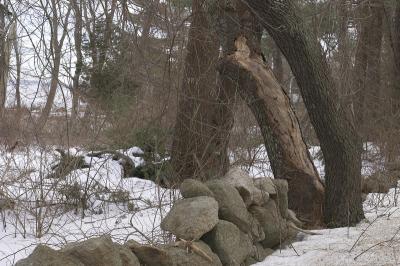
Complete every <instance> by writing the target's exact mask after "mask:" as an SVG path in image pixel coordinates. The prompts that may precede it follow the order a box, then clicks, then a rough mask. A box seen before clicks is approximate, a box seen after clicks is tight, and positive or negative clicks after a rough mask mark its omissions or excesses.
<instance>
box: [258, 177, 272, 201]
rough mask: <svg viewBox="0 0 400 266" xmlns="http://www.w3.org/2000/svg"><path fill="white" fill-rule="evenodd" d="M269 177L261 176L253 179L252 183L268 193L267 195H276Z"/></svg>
mask: <svg viewBox="0 0 400 266" xmlns="http://www.w3.org/2000/svg"><path fill="white" fill-rule="evenodd" d="M272 180H273V179H272V178H270V177H261V178H257V179H255V180H254V185H255V186H256V187H257V188H259V189H261V190H262V191H264V192H266V193H268V194H269V196H271V197H274V196H276V189H275V185H274V183H273V182H272Z"/></svg>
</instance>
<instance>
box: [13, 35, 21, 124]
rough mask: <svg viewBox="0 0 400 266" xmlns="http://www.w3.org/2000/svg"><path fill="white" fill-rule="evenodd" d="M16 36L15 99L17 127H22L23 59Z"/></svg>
mask: <svg viewBox="0 0 400 266" xmlns="http://www.w3.org/2000/svg"><path fill="white" fill-rule="evenodd" d="M16 37H17V36H15V38H14V40H13V46H14V54H15V64H16V68H17V69H16V71H17V73H16V78H15V99H16V102H17V119H16V120H17V125H18V126H19V125H20V122H21V115H22V110H21V105H22V104H21V91H20V87H21V64H22V58H21V54H20V50H19V46H18V39H17V38H16Z"/></svg>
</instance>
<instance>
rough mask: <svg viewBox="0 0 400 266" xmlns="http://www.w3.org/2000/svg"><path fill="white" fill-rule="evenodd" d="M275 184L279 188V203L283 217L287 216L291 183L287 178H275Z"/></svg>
mask: <svg viewBox="0 0 400 266" xmlns="http://www.w3.org/2000/svg"><path fill="white" fill-rule="evenodd" d="M273 182H274V185H275V187H276V190H277V204H278V208H279V211H280V212H281V215H282V217H283V218H286V217H287V216H288V213H287V212H288V209H289V207H288V191H289V185H288V182H287V180H285V179H274V180H273Z"/></svg>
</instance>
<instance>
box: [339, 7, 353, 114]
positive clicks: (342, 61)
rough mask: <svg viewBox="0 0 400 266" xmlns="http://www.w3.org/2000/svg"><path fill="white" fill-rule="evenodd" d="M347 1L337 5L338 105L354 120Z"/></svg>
mask: <svg viewBox="0 0 400 266" xmlns="http://www.w3.org/2000/svg"><path fill="white" fill-rule="evenodd" d="M348 5H350V3H349V1H348V0H341V1H339V2H338V3H337V9H338V16H339V28H338V32H337V35H338V61H339V73H338V79H339V80H338V86H339V97H340V98H339V99H340V104H341V105H342V106H343V108H344V109H345V110H346V112H348V116H349V117H351V118H352V119H354V114H353V106H352V97H351V95H352V89H351V83H350V81H351V76H350V74H351V55H350V48H351V47H350V38H349V30H348V24H349V6H348Z"/></svg>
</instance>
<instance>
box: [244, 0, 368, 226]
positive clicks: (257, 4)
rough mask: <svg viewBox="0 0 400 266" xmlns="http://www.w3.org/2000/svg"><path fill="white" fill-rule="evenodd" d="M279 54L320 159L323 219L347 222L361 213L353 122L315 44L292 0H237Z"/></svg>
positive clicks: (332, 222) (331, 223) (340, 223)
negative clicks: (295, 84)
mask: <svg viewBox="0 0 400 266" xmlns="http://www.w3.org/2000/svg"><path fill="white" fill-rule="evenodd" d="M243 1H244V2H245V3H247V5H248V6H249V7H250V9H251V11H252V12H253V13H254V15H255V16H257V17H258V18H260V21H261V23H262V25H263V26H264V27H265V28H266V29H267V31H268V32H269V34H270V35H271V36H272V37H273V39H274V40H275V43H276V44H277V45H278V46H279V48H280V49H281V51H282V53H283V54H284V55H285V57H286V59H287V61H288V62H289V65H290V66H291V68H292V71H293V74H294V76H295V77H296V80H297V82H298V85H299V87H300V90H301V93H302V96H303V100H304V103H305V105H306V107H307V111H308V113H309V115H310V119H311V123H312V124H313V126H314V128H315V131H316V133H317V136H318V139H319V141H320V145H321V149H322V152H323V154H324V159H325V180H326V194H325V208H324V216H325V222H326V223H327V225H328V226H347V225H353V224H356V223H358V222H359V221H360V220H361V219H362V218H363V217H364V214H363V209H362V200H361V149H360V147H361V144H360V139H359V137H358V135H357V132H356V130H355V128H354V127H353V126H352V124H351V122H350V121H349V119H348V118H347V117H346V115H345V112H344V110H343V109H342V108H340V107H338V104H337V101H338V99H337V89H336V87H335V83H334V80H333V78H332V76H331V73H330V69H329V67H328V64H327V61H326V58H324V56H323V52H322V48H321V45H320V44H319V42H318V40H317V38H316V37H315V36H313V34H312V32H309V31H307V30H306V28H305V26H304V23H303V21H302V19H301V18H300V17H299V15H298V14H299V11H298V9H297V6H296V5H295V3H294V2H293V1H285V2H283V1H276V0H243Z"/></svg>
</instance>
